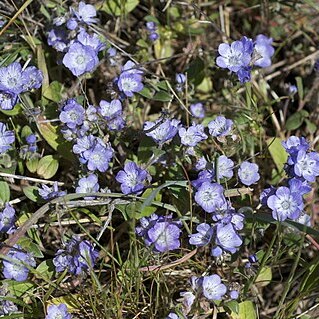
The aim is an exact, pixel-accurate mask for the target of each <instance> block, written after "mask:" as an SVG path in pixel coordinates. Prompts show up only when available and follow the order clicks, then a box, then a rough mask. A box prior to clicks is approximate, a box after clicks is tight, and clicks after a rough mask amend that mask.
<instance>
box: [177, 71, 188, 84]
mask: <svg viewBox="0 0 319 319" xmlns="http://www.w3.org/2000/svg"><path fill="white" fill-rule="evenodd" d="M175 80H176V82H177V83H178V84H184V83H185V82H186V75H185V74H184V73H176V76H175Z"/></svg>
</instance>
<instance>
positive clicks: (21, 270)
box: [2, 245, 36, 281]
mask: <svg viewBox="0 0 319 319" xmlns="http://www.w3.org/2000/svg"><path fill="white" fill-rule="evenodd" d="M7 257H8V258H9V259H10V260H3V270H2V271H3V276H4V277H5V278H6V279H14V280H16V281H25V280H26V279H27V278H28V274H29V269H28V267H27V266H26V265H28V266H31V267H35V266H36V262H35V260H34V258H33V257H32V256H31V255H30V254H29V253H25V252H23V251H21V247H20V246H18V245H16V246H14V247H13V248H12V249H11V250H10V251H9V253H8V255H7Z"/></svg>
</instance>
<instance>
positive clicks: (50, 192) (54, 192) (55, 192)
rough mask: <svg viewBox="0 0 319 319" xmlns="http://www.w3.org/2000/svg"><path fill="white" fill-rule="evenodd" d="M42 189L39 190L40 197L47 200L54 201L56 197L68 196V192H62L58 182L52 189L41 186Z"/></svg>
mask: <svg viewBox="0 0 319 319" xmlns="http://www.w3.org/2000/svg"><path fill="white" fill-rule="evenodd" d="M41 187H42V188H39V189H38V192H39V195H40V196H41V197H42V198H43V199H46V200H49V199H53V198H56V197H62V196H64V195H66V191H60V190H59V186H58V182H54V184H53V186H52V187H49V186H46V185H44V184H43V185H41Z"/></svg>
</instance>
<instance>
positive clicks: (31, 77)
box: [23, 66, 43, 91]
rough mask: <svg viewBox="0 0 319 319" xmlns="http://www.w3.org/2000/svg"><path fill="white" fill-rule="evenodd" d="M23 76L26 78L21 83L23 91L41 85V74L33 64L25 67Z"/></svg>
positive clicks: (37, 87)
mask: <svg viewBox="0 0 319 319" xmlns="http://www.w3.org/2000/svg"><path fill="white" fill-rule="evenodd" d="M24 76H25V78H26V83H25V84H24V85H23V90H24V91H29V90H32V89H39V88H40V87H41V85H42V81H43V74H42V72H41V71H40V70H39V69H38V68H36V67H35V66H29V67H27V68H26V69H25V70H24Z"/></svg>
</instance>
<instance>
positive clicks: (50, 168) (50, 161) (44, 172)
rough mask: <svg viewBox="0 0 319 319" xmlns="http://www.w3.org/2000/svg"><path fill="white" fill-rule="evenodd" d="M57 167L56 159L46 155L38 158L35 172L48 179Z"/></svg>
mask: <svg viewBox="0 0 319 319" xmlns="http://www.w3.org/2000/svg"><path fill="white" fill-rule="evenodd" d="M58 168H59V162H58V160H57V159H55V158H54V157H53V155H47V156H44V157H42V158H41V159H40V161H39V164H38V168H37V173H38V174H39V175H40V176H41V177H43V178H45V179H48V178H51V177H52V176H54V175H55V173H56V172H57V170H58Z"/></svg>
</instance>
